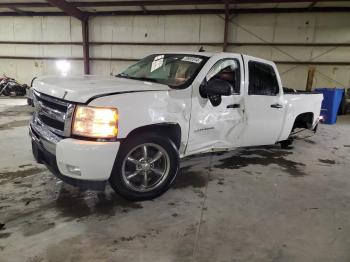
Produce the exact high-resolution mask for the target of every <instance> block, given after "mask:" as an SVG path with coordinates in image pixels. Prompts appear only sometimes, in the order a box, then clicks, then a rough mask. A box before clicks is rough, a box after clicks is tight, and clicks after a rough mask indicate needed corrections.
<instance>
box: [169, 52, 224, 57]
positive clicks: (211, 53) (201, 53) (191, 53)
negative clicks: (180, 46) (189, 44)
mask: <svg viewBox="0 0 350 262" xmlns="http://www.w3.org/2000/svg"><path fill="white" fill-rule="evenodd" d="M163 53H164V54H184V55H199V56H206V57H211V56H213V55H216V54H220V53H223V52H191V51H178V52H176V51H171V52H163Z"/></svg>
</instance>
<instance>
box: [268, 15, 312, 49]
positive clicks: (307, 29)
mask: <svg viewBox="0 0 350 262" xmlns="http://www.w3.org/2000/svg"><path fill="white" fill-rule="evenodd" d="M274 27H275V34H274V39H273V41H274V42H277V43H311V42H312V41H313V39H314V33H315V14H278V15H276V23H275V26H274Z"/></svg>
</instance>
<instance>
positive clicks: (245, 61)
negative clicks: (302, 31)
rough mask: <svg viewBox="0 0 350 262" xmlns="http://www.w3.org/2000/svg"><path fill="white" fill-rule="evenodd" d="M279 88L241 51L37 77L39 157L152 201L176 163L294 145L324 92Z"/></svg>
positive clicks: (73, 175) (57, 168)
mask: <svg viewBox="0 0 350 262" xmlns="http://www.w3.org/2000/svg"><path fill="white" fill-rule="evenodd" d="M286 90H287V89H283V88H282V84H281V79H280V76H279V74H278V71H277V69H276V65H275V64H274V63H273V62H270V61H266V60H263V59H259V58H255V57H251V56H247V55H242V54H235V53H206V52H197V53H164V54H155V55H150V56H147V57H146V58H144V59H142V60H140V61H139V62H137V63H135V64H134V65H132V66H130V67H129V68H128V69H126V70H125V71H124V72H122V73H120V74H118V75H117V76H112V77H98V76H76V77H63V76H61V77H55V76H51V77H39V78H37V79H36V80H35V81H34V83H33V92H34V104H35V107H36V111H35V113H34V116H33V119H32V121H31V123H30V136H31V138H32V148H33V154H34V156H35V158H36V160H37V161H38V162H40V163H44V164H46V166H47V167H48V169H50V170H51V171H52V173H53V174H55V175H56V176H57V177H59V178H60V179H62V180H63V181H65V182H67V183H69V184H72V185H75V186H80V187H84V188H89V189H95V190H101V189H102V190H103V189H104V188H105V185H106V183H107V182H109V183H110V185H111V186H112V187H113V189H114V190H115V191H116V192H117V193H119V194H120V195H122V196H123V197H125V198H128V199H132V200H144V199H151V198H154V197H156V196H159V195H160V194H162V193H164V192H165V191H166V190H167V189H168V188H169V187H170V186H171V185H172V183H173V181H174V179H175V177H176V174H177V173H178V169H179V160H180V159H181V158H183V157H185V156H189V155H192V154H197V153H202V152H209V151H214V150H215V151H218V150H230V149H234V148H237V147H245V146H258V145H270V144H275V143H282V145H284V146H286V145H288V144H289V143H290V142H291V140H290V139H289V137H290V135H291V133H292V132H293V131H294V130H296V129H297V128H307V129H311V130H316V128H317V124H318V121H319V113H320V109H321V102H322V99H323V97H322V95H321V94H314V93H304V92H290V91H287V92H285V91H286Z"/></svg>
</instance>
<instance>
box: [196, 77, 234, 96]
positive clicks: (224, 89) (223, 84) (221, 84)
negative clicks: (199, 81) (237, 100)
mask: <svg viewBox="0 0 350 262" xmlns="http://www.w3.org/2000/svg"><path fill="white" fill-rule="evenodd" d="M232 91H233V86H232V85H231V84H230V83H229V82H227V81H225V80H221V79H211V80H209V81H208V82H207V83H206V84H204V85H202V86H201V90H200V93H201V95H202V96H203V97H211V96H230V95H232Z"/></svg>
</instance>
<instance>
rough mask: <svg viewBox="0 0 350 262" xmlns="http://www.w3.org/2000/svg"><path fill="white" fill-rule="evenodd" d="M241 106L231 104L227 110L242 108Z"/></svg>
mask: <svg viewBox="0 0 350 262" xmlns="http://www.w3.org/2000/svg"><path fill="white" fill-rule="evenodd" d="M240 107H241V105H240V104H231V105H228V106H227V107H226V108H240Z"/></svg>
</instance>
